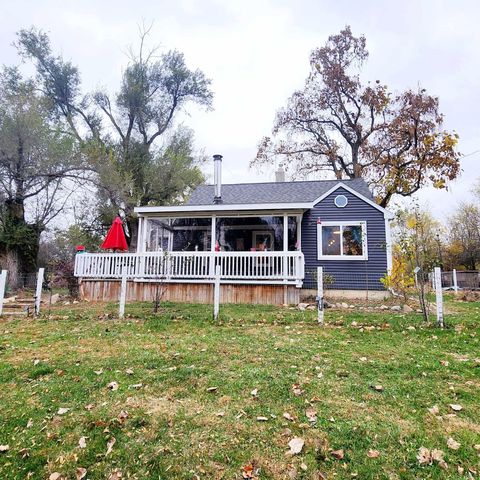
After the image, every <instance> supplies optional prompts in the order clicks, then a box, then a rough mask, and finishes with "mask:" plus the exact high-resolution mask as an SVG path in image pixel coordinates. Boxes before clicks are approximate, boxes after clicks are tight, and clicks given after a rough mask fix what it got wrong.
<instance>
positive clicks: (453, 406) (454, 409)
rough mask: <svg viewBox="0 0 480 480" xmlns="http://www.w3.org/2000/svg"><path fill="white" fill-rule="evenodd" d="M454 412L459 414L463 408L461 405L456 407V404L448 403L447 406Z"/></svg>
mask: <svg viewBox="0 0 480 480" xmlns="http://www.w3.org/2000/svg"><path fill="white" fill-rule="evenodd" d="M448 406H449V407H450V408H451V409H452V410H453V411H454V412H459V411H460V410H463V407H462V406H461V405H458V404H456V403H450V404H449V405H448Z"/></svg>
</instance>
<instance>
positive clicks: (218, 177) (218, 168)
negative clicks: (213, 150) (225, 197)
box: [213, 155, 223, 203]
mask: <svg viewBox="0 0 480 480" xmlns="http://www.w3.org/2000/svg"><path fill="white" fill-rule="evenodd" d="M222 158H223V157H222V156H221V155H214V156H213V166H214V171H213V179H214V183H215V197H214V198H213V203H221V202H222Z"/></svg>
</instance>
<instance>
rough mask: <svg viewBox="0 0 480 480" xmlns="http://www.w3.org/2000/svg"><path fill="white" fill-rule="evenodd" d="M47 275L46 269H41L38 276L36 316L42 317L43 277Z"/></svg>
mask: <svg viewBox="0 0 480 480" xmlns="http://www.w3.org/2000/svg"><path fill="white" fill-rule="evenodd" d="M44 275H45V269H44V268H39V269H38V275H37V288H36V290H35V315H40V304H41V301H42V285H43V276H44Z"/></svg>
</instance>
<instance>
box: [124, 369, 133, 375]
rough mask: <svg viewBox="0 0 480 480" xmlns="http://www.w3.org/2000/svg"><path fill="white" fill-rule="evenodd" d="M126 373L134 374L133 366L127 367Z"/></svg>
mask: <svg viewBox="0 0 480 480" xmlns="http://www.w3.org/2000/svg"><path fill="white" fill-rule="evenodd" d="M125 373H126V374H127V375H133V370H132V369H131V368H127V369H126V370H125Z"/></svg>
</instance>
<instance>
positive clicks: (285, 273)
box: [283, 214, 288, 283]
mask: <svg viewBox="0 0 480 480" xmlns="http://www.w3.org/2000/svg"><path fill="white" fill-rule="evenodd" d="M287 254H288V215H286V214H285V215H283V281H284V282H285V283H287V277H288V258H287Z"/></svg>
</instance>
